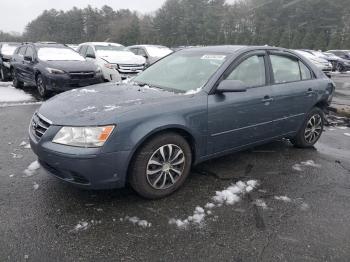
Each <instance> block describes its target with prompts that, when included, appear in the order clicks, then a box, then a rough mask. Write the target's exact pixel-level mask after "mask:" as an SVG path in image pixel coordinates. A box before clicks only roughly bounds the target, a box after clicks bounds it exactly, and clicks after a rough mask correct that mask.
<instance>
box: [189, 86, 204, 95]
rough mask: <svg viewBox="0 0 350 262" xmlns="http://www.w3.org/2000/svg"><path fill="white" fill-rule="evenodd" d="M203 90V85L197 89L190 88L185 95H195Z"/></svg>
mask: <svg viewBox="0 0 350 262" xmlns="http://www.w3.org/2000/svg"><path fill="white" fill-rule="evenodd" d="M201 90H202V87H199V88H197V89H196V90H188V91H187V92H186V93H185V95H194V94H197V93H199V92H200V91H201Z"/></svg>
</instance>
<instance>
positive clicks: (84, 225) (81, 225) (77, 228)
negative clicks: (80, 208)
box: [70, 221, 89, 233]
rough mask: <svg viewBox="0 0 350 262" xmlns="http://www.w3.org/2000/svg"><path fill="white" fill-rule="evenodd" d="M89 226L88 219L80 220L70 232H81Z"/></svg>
mask: <svg viewBox="0 0 350 262" xmlns="http://www.w3.org/2000/svg"><path fill="white" fill-rule="evenodd" d="M88 228H89V223H88V222H86V221H79V223H78V224H77V225H76V226H75V227H74V229H72V230H71V231H70V232H74V233H76V232H79V231H83V230H86V229H88Z"/></svg>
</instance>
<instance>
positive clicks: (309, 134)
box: [304, 114, 322, 144]
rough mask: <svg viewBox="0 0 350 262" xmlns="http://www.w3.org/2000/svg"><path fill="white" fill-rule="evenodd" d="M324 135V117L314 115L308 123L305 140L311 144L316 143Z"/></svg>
mask: <svg viewBox="0 0 350 262" xmlns="http://www.w3.org/2000/svg"><path fill="white" fill-rule="evenodd" d="M321 133H322V117H321V116H320V115H319V114H315V115H313V116H312V117H311V118H310V120H309V121H308V122H307V125H306V128H305V132H304V138H305V141H306V142H307V143H309V144H312V143H314V142H315V141H317V140H318V139H319V137H320V136H321Z"/></svg>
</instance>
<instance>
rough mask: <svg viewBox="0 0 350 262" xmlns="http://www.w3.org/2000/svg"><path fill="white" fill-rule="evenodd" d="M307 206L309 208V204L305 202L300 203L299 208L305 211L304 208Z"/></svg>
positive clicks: (306, 208)
mask: <svg viewBox="0 0 350 262" xmlns="http://www.w3.org/2000/svg"><path fill="white" fill-rule="evenodd" d="M309 208H310V206H309V204H307V203H302V204H301V205H300V209H301V210H303V211H306V210H308V209H309Z"/></svg>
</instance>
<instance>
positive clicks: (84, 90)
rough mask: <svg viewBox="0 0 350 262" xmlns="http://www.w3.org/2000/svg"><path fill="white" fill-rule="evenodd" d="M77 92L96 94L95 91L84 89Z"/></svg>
mask: <svg viewBox="0 0 350 262" xmlns="http://www.w3.org/2000/svg"><path fill="white" fill-rule="evenodd" d="M79 92H80V93H85V94H88V93H98V92H97V91H96V90H95V89H86V88H83V89H80V90H79Z"/></svg>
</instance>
